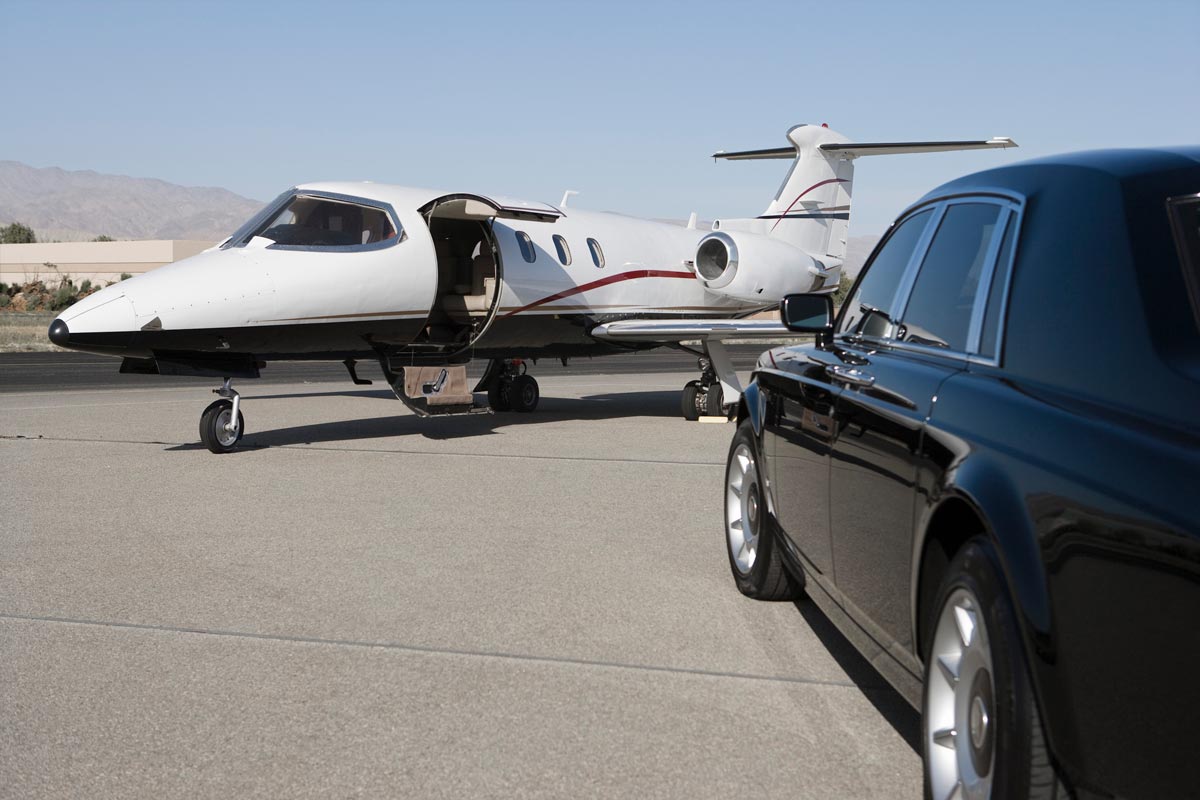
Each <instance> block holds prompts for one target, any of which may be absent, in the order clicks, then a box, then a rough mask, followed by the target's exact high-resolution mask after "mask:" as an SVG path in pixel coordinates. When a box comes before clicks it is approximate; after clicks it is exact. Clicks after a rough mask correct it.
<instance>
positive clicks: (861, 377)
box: [828, 364, 875, 388]
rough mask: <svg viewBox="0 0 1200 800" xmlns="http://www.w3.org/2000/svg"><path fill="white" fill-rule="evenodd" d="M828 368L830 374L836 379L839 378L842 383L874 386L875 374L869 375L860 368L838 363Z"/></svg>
mask: <svg viewBox="0 0 1200 800" xmlns="http://www.w3.org/2000/svg"><path fill="white" fill-rule="evenodd" d="M828 369H829V374H830V375H832V376H833V377H834V379H835V380H839V381H841V382H842V383H847V384H849V385H851V386H859V387H863V388H865V387H867V386H872V385H874V383H875V376H874V375H868V374H867V373H865V372H863V371H862V370H860V369H854V368H853V367H841V366H838V365H836V364H831V365H830V366H829V367H828Z"/></svg>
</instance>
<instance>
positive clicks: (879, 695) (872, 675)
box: [793, 598, 921, 755]
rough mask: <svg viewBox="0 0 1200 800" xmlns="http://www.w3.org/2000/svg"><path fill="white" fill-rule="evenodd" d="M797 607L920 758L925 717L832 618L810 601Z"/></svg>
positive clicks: (865, 695)
mask: <svg viewBox="0 0 1200 800" xmlns="http://www.w3.org/2000/svg"><path fill="white" fill-rule="evenodd" d="M793 605H795V606H796V610H797V611H799V612H800V616H801V617H803V618H804V621H805V622H806V623H807V624H808V627H809V628H811V629H812V632H813V633H815V634H816V635H817V638H818V639H820V640H821V644H822V645H824V646H825V649H826V650H828V651H829V654H830V655H831V656H833V659H834V661H836V662H837V663H838V666H840V667H841V668H842V669H843V670H845V672H846V675H847V677H849V678H850V680H852V681H854V685H855V686H857V687H858V689H859V691H861V692H862V693H863V696H864V697H866V698H867V699H868V700H870V701H871V705H873V706H875V710H876V711H878V712H879V714H880V716H882V717H883V718H884V719H886V720H887V721H888V724H889V725H891V726H892V728H894V729H895V731H896V733H898V734H900V738H902V739H904V743H905V744H907V745H908V746H909V747H911V748H912V751H913V752H914V753H916V754H917V755H920V754H921V715H920V714H919V713H918V712H917V710H916V709H915V708H913V707H912V706H911V705H909V704H908V701H907V700H905V699H904V698H903V697H901V696H900V693H899V692H897V691H896V690H895V689H893V688H892V685H891V684H890V683H888V682H887V681H886V680H885V679H884V677H883V676H882V675H880V674H879V672H878V671H876V669H875V668H874V667H872V666H871V662H869V661H867V659H865V658H863V656H862V654H861V653H859V652H858V650H856V649H855V647H854V645H852V644H851V643H850V640H849V639H847V638H846V637H845V636H843V635H842V632H841V631H839V630H838V629H837V626H836V625H834V624H833V623H832V622H831V621H830V620H829V618H828V617H826V616H825V615H824V614H823V613H821V610H820V609H819V608H817V606H816V604H815V603H813V601H811V600H809V599H808V598H801V599H799V600H796V601H795V603H793Z"/></svg>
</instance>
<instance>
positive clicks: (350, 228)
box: [238, 194, 398, 248]
mask: <svg viewBox="0 0 1200 800" xmlns="http://www.w3.org/2000/svg"><path fill="white" fill-rule="evenodd" d="M255 236H261V237H262V238H264V239H270V240H271V241H272V242H274V243H275V245H276V246H280V247H304V248H310V247H313V248H324V247H361V246H363V245H375V244H390V243H392V242H394V241H396V239H397V237H398V234H397V230H396V225H395V224H394V223H393V222H392V218H391V216H390V215H389V214H388V212H387V211H385V210H384V209H382V208H378V207H375V206H369V205H363V204H360V203H354V202H350V201H348V200H340V199H333V198H329V197H321V196H315V195H304V194H298V195H296V196H294V197H292V198H291V199H290V200H288V201H287V203H286V204H285V205H284V206H283V208H282V209H280V210H279V211H277V212H275V213H274V214H272V215H271V216H270V217H269V218H268V219H267V221H266V222H264V223H263V224H261V225H259V226H258V227H256V228H255V229H254V230H253V231H252V232H250V233H249V235H246V236H245V237H244V238H243V239H240V240H239V241H238V244H245V243H246V242H248V241H250V239H252V238H254V237H255Z"/></svg>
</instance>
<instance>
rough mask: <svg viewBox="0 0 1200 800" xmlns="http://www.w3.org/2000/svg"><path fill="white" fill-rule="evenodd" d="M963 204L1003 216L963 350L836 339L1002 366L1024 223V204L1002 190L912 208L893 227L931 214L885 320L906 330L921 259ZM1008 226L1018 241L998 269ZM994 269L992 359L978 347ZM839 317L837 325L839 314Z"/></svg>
mask: <svg viewBox="0 0 1200 800" xmlns="http://www.w3.org/2000/svg"><path fill="white" fill-rule="evenodd" d="M967 203H992V204H994V205H998V206H1000V207H1001V214H1000V216H999V217H998V218H997V221H996V226H995V229H994V230H993V232H992V240H991V242H989V244H988V251H987V254H986V255H985V256H984V264H983V268H982V271H981V273H980V276H979V286H978V288H977V289H976V294H975V304H974V306H972V308H971V323H970V325H969V326H968V329H967V330H968V333H967V350H965V351H963V350H949V349H945V348H941V347H930V346H928V345H920V344H913V343H912V342H904V341H901V340H900V339H896V338H880V337H877V336H864V335H862V334H854V335H849V334H845V333H839V334H838V338H839V339H842V340H843V341H846V342H849V343H851V344H856V345H860V346H861V345H865V344H873V345H878V346H879V347H886V348H892V349H895V350H901V351H906V352H911V353H914V354H919V355H925V356H934V357H937V358H944V359H947V360H950V361H955V362H961V363H967V364H978V365H982V366H991V367H998V366H1000V363H1001V361H1002V359H1003V352H1004V329H1005V317H1006V315H1007V314H1008V295H1009V291H1010V289H1011V288H1012V271H1013V269H1012V268H1013V265H1014V264H1016V260H1017V251H1018V250H1019V249H1020V246H1021V240H1020V236H1021V222H1022V220H1023V219H1024V212H1025V198H1024V197H1021V196H1020V195H1016V194H1014V193H1012V192H1008V191H1003V190H991V189H981V190H978V191H973V192H963V193H961V194H954V195H947V196H944V197H937V198H933V199H931V200H927V201H923V202H920V203H917V204H915V205H913V206H910V207H909V208H908V209H907V210H906V211H905V212H904V214H902V215H901V216H900V217H898V218H897V219H896V221H895V222H894V223H893V225H892V228H893V229H894V228H895V227H897V226H899V224H900V223H901V222H903V221H905V220H907V219H909V218H910V217H912V216H914V215H916V214H919V213H921V212H922V211H926V210H929V209H930V208H932V209H933V210H934V214H933V216H932V217H931V218H930V220H929V221H928V222H927V223H926V229H925V230H924V231H923V232H922V234H921V238H920V240H919V241H918V242H917V246H916V247H915V248H914V249H913V255H912V256H911V257H910V258H909V262H908V266H906V267H905V268H904V276H903V277H902V278H901V280H900V284H899V286H898V288H897V290H896V297H895V298H893V305H892V308H890V309H889V310H888V315H889V316H890V317H891V318H892V319H894V320H896V324H897V325H898V326H903V325H904V311H906V310H907V309H908V302H909V300H910V298H911V295H912V290H913V287H914V286H915V285H916V282H917V275H918V274H919V272H920V268H921V265H922V264H924V262H925V257H926V256H927V255H928V251H929V248H930V246H931V245H932V244H933V238H934V236H935V235H936V234H937V231H938V228H940V227H941V224H942V220H943V219H944V218H945V216H946V212H947V210H948V209H949V208H950V206H953V205H962V204H967ZM1010 222H1013V224H1014V225H1015V228H1014V231H1013V236H1015V237H1016V239H1015V240H1014V241H1013V248H1012V252H1011V253H1009V257H1008V263H1006V264H999V263H997V261H998V258H999V255H1000V247H1001V245H1002V244H1003V242H1004V234H1005V232H1006V231H1007V230H1008V224H1009V223H1010ZM889 234H890V230H889ZM887 238H888V236H885V237H884V239H883V240H881V241H880V243H879V244H878V245H877V246H876V249H875V250H874V251H872V253H871V257H870V258H869V259H868V262H867V267H868V268H869V266H870V264H871V263H872V262H873V261H874V259H875V255H876V254H877V253H878V252H879V250H880V249H881V248H882V247H883V245H884V243H885V242H886V240H887ZM918 256H919V257H918ZM997 269H1003V270H1004V287H1003V289H1002V290H1001V293H1000V310H999V321H998V322H997V327H996V353H995V354H987V353H980V352H979V343H980V341H981V340H982V338H983V321H984V317H985V316H986V314H987V295H988V294H989V293H990V291H991V284H992V279H993V276H994V275H995V273H996V270H997ZM867 272H868V269H867V268H864V269H863V272H862V273H861V274H860V275H859V278H858V280H861V279H862V278H863V276H865V275H866V273H867ZM857 284H858V281H857V280H856V281H855V286H854V288H852V289H851V291H850V295H849V296H850V297H853V295H854V291H855V289H857V288H858V286H857ZM901 297H903V302H901V301H900V299H901ZM981 298H982V299H981ZM838 316H839V320H838V322H839V324H840V322H841V319H840V317H841V313H840V312H839V314H838Z"/></svg>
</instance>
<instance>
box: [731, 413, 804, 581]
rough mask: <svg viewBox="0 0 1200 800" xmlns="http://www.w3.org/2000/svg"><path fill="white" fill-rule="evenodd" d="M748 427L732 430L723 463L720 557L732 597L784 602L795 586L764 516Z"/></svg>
mask: <svg viewBox="0 0 1200 800" xmlns="http://www.w3.org/2000/svg"><path fill="white" fill-rule="evenodd" d="M758 452H759V451H758V442H757V437H756V436H755V435H754V426H753V425H751V424H750V421H749V420H747V421H745V422H743V423H742V424H741V425H739V426H738V429H737V433H736V434H734V437H733V442H732V443H730V445H729V457H728V459H726V463H725V552H726V555H728V556H729V569H730V571H731V572H732V573H733V581H734V583H735V584H737V588H738V591H740V592H741V593H742V594H744V595H746V596H747V597H753V598H755V599H758V600H790V599H792V598H793V597H795V596H796V595H797V594H798V592H797V591H796V587H795V584H794V583H793V582H792V579H791V576H790V575H788V572H787V569H786V568H785V567H784V565H783V558H782V556H781V554H780V552H779V549H778V539H777V536H776V530H775V525H774V522H773V521H772V519H771V514H770V513H769V512H768V511H767V503H766V495H765V494H764V492H763V482H762V472H761V466H760V463H759V455H758Z"/></svg>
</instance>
